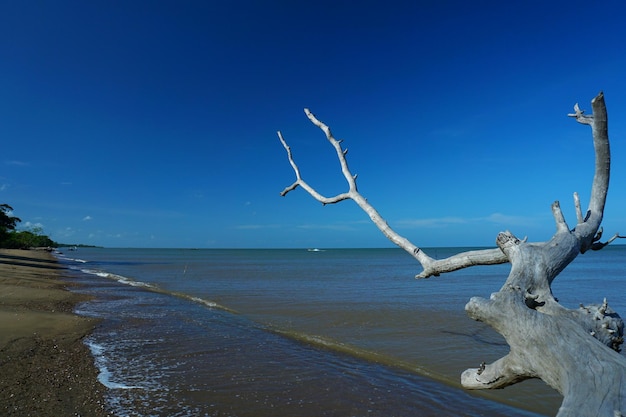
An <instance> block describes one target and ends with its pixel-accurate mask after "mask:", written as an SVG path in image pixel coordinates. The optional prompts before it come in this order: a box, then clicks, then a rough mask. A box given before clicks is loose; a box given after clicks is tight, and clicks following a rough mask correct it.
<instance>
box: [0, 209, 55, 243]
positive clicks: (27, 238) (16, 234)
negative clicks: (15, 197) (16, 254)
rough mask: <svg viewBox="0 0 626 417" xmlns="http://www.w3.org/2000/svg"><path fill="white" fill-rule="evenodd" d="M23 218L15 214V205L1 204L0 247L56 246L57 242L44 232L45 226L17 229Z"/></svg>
mask: <svg viewBox="0 0 626 417" xmlns="http://www.w3.org/2000/svg"><path fill="white" fill-rule="evenodd" d="M21 221H22V220H21V219H20V218H19V217H15V216H13V207H11V206H9V205H8V204H0V248H8V249H29V248H38V247H54V246H56V243H55V242H54V241H53V240H52V239H50V238H49V237H48V236H46V235H44V234H43V228H41V227H31V228H30V230H22V231H17V230H15V229H16V227H17V224H18V223H20V222H21Z"/></svg>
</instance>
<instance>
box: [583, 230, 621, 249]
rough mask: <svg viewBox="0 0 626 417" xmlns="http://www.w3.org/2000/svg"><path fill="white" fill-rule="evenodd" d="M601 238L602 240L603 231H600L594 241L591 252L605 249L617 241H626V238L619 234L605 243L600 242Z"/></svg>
mask: <svg viewBox="0 0 626 417" xmlns="http://www.w3.org/2000/svg"><path fill="white" fill-rule="evenodd" d="M600 238H602V229H600V231H599V232H598V235H596V237H595V239H594V242H593V244H592V245H591V250H600V249H602V248H604V247H605V246H606V245H608V244H610V243H611V242H613V241H614V240H615V239H626V236H620V234H619V233H615V234H614V235H613V236H612V237H611V238H610V239H609V240H607V241H606V242H604V243H602V242H598V241H599V240H600Z"/></svg>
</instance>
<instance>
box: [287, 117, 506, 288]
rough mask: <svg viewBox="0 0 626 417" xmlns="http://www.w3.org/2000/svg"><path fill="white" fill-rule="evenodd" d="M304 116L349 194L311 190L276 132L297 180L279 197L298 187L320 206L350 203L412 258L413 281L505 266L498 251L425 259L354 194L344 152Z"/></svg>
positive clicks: (353, 178)
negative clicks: (328, 149)
mask: <svg viewBox="0 0 626 417" xmlns="http://www.w3.org/2000/svg"><path fill="white" fill-rule="evenodd" d="M304 113H305V114H306V116H307V117H308V118H309V120H310V121H311V122H312V123H313V124H314V125H315V126H317V127H319V128H320V129H321V130H322V131H323V132H324V134H325V135H326V139H328V141H329V142H330V144H331V145H332V146H333V148H334V149H335V152H336V153H337V158H338V159H339V162H340V164H341V172H342V173H343V176H344V178H345V179H346V181H347V182H348V191H347V192H345V193H341V194H338V195H336V196H334V197H326V196H324V195H322V194H320V193H319V192H317V190H315V189H314V188H313V187H311V186H310V185H309V184H308V183H307V182H306V181H304V180H303V179H302V175H301V174H300V169H299V168H298V165H297V164H296V162H295V160H294V159H293V154H292V152H291V148H290V147H289V145H288V144H287V142H286V141H285V139H284V138H283V135H282V133H281V132H280V131H279V132H278V138H279V139H280V142H281V143H282V145H283V147H284V148H285V150H286V151H287V157H288V158H289V163H290V164H291V167H292V168H293V170H294V173H295V174H296V180H295V181H294V182H293V184H291V185H289V186H287V187H285V189H284V190H283V191H282V192H281V193H280V195H282V196H285V195H287V194H288V193H289V192H290V191H293V190H295V189H296V188H298V187H302V188H304V190H305V191H307V192H308V193H309V194H310V195H311V196H312V197H313V198H315V199H316V200H317V201H319V202H321V203H322V204H334V203H338V202H340V201H343V200H347V199H350V200H353V201H354V202H355V203H356V204H357V205H358V206H359V207H360V208H361V209H362V210H363V211H364V212H365V213H367V215H368V216H369V218H370V219H371V220H372V222H373V223H374V224H375V225H376V226H377V227H378V229H379V230H380V231H381V232H382V233H383V234H384V235H385V236H386V237H387V238H388V239H389V240H390V241H392V242H393V243H394V244H396V245H397V246H398V247H400V248H402V249H404V250H405V251H406V252H408V253H409V254H410V255H411V256H413V257H414V258H415V259H416V260H417V261H418V262H419V263H420V264H421V265H422V268H423V269H424V270H423V271H422V272H421V273H420V274H419V275H417V276H416V278H428V277H431V276H438V275H440V274H442V273H445V272H451V271H456V270H458V269H462V268H467V267H469V266H474V265H494V264H501V263H506V262H508V259H507V257H506V256H505V255H504V254H503V253H502V251H500V250H499V249H497V248H494V249H486V250H475V251H468V252H463V253H460V254H457V255H454V256H451V257H449V258H446V259H439V260H437V259H433V258H431V257H430V256H428V255H427V254H426V253H425V252H424V251H423V250H422V249H421V248H419V247H418V246H416V245H414V244H413V243H411V242H410V241H409V240H408V239H407V238H405V237H404V236H401V235H400V234H398V233H397V232H396V231H395V230H393V229H392V228H391V227H390V226H389V224H388V223H387V221H386V220H385V219H384V218H383V217H382V216H381V215H380V213H378V211H377V210H376V209H375V208H374V206H372V205H371V204H370V203H369V202H368V201H367V199H366V198H365V197H363V196H362V195H361V194H360V193H359V192H358V190H357V185H356V178H357V176H356V175H353V174H352V172H351V171H350V168H349V167H348V161H347V158H346V154H347V150H345V149H343V148H342V146H341V141H339V140H337V139H335V137H334V136H333V134H332V132H331V130H330V128H329V127H328V126H327V125H326V124H324V123H323V122H321V121H320V120H318V119H317V118H316V117H315V116H314V115H313V113H311V112H310V111H309V109H304Z"/></svg>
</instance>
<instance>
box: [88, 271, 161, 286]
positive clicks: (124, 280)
mask: <svg viewBox="0 0 626 417" xmlns="http://www.w3.org/2000/svg"><path fill="white" fill-rule="evenodd" d="M81 272H83V273H85V274H89V275H96V276H98V277H102V278H108V279H112V280H114V281H117V282H119V283H120V284H125V285H130V286H132V287H142V288H148V289H152V290H157V289H158V287H156V286H154V285H152V284H148V283H147V282H143V281H135V280H134V279H132V278H129V277H125V276H123V275H117V274H113V273H111V272H106V271H99V270H94V269H81Z"/></svg>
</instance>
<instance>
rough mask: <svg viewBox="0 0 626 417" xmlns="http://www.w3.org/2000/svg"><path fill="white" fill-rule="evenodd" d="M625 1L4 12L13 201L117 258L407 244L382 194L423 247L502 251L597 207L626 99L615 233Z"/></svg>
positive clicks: (175, 5) (625, 213)
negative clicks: (345, 166) (599, 158)
mask: <svg viewBox="0 0 626 417" xmlns="http://www.w3.org/2000/svg"><path fill="white" fill-rule="evenodd" d="M625 12H626V3H624V2H623V1H611V0H608V1H603V2H598V3H593V2H580V1H567V2H565V1H552V2H546V1H536V2H534V1H519V2H503V1H477V2H468V1H434V2H423V1H406V2H396V1H386V2H372V1H361V2H348V1H341V0H334V1H323V0H322V1H318V2H304V1H274V2H272V1H222V2H214V1H184V2H181V1H169V2H168V1H165V2H164V1H107V2H85V1H64V0H59V1H48V2H35V1H1V2H0V60H1V62H0V63H1V65H0V91H1V94H2V100H0V138H1V143H2V153H1V154H0V203H7V204H10V205H11V206H13V208H14V209H15V211H14V214H15V215H16V216H18V217H20V218H21V219H22V220H23V223H22V226H23V227H30V226H33V225H38V226H41V227H43V228H44V231H45V232H46V233H47V234H49V235H51V237H52V238H53V239H54V240H56V241H60V242H66V243H85V244H93V245H100V246H107V247H198V248H205V247H207V248H220V247H222V248H255V247H263V248H264V247H276V248H287V247H387V246H390V245H391V244H390V243H389V242H387V240H386V239H385V238H384V237H383V236H382V234H380V232H379V231H378V230H377V229H376V228H375V226H374V225H373V224H371V223H370V222H369V220H368V218H367V217H366V215H365V214H364V213H362V212H361V211H360V209H358V207H357V206H356V205H355V204H354V203H352V202H351V201H347V202H344V203H341V204H339V205H333V206H325V207H324V206H322V205H321V204H319V203H317V202H316V201H314V200H313V199H312V198H311V197H310V196H308V195H307V194H306V193H305V192H304V191H303V190H297V191H296V192H293V193H291V194H289V195H288V196H287V197H280V195H279V192H280V191H281V190H282V189H283V188H284V187H285V186H287V185H289V184H291V182H292V181H293V178H294V174H293V172H292V170H291V167H290V165H289V163H288V160H287V157H286V154H285V152H284V149H283V148H282V146H281V144H280V142H279V141H278V138H277V136H276V131H277V130H281V131H282V133H283V135H284V137H285V139H286V140H287V141H288V143H289V144H290V145H291V147H292V150H293V152H294V157H295V159H296V161H297V162H298V163H299V164H300V167H301V170H302V173H303V176H304V178H305V180H307V181H308V182H309V183H310V184H311V185H313V186H314V187H316V188H317V189H318V190H319V191H320V192H321V193H323V194H326V195H333V194H336V193H339V192H342V191H345V190H346V184H345V181H344V179H343V177H342V176H341V172H340V170H339V165H338V163H337V161H336V158H335V156H334V151H333V149H332V148H331V147H330V146H329V145H328V142H327V141H326V139H325V137H324V136H323V134H322V132H321V131H320V130H319V129H317V128H316V127H315V126H313V125H312V124H311V123H310V122H309V121H308V119H307V118H306V116H305V115H304V113H303V111H302V109H303V108H304V107H308V108H310V109H311V111H312V112H313V113H314V114H315V115H316V116H317V117H318V118H319V119H320V120H322V121H324V122H326V123H327V124H328V125H330V126H331V128H332V129H333V132H334V134H335V136H336V137H337V138H342V139H344V140H345V142H344V145H345V146H346V147H347V148H349V150H350V152H349V154H348V155H349V163H350V166H351V168H352V170H353V172H354V173H356V174H358V175H359V177H358V185H359V190H360V191H361V193H362V194H363V195H364V196H365V197H367V198H368V199H369V201H370V202H371V203H372V204H373V205H374V206H375V207H376V208H377V209H378V210H379V211H380V212H381V214H382V215H383V216H384V217H385V218H386V219H387V221H388V222H389V224H390V225H391V226H392V227H394V228H395V229H396V230H397V231H398V232H399V233H401V234H403V235H404V236H406V237H407V238H409V239H410V240H411V241H412V242H413V243H415V244H417V245H420V246H466V245H477V246H493V242H494V241H495V237H496V234H497V233H498V232H499V231H501V230H507V229H509V230H511V231H512V232H513V233H515V234H516V235H518V236H519V237H524V236H528V238H529V239H530V240H531V241H540V240H546V239H548V238H549V237H550V236H551V234H552V233H553V231H554V222H553V219H552V216H551V212H550V204H551V203H552V201H554V200H560V201H561V205H562V207H563V208H564V211H565V214H566V216H567V217H566V218H567V220H568V221H569V222H570V226H573V225H574V222H575V216H574V212H573V203H572V197H571V196H572V193H573V192H574V191H578V192H579V193H580V195H581V197H582V201H583V206H584V207H586V204H587V199H588V195H589V188H590V183H591V178H592V172H593V154H592V143H591V132H590V129H589V127H588V126H582V125H579V124H577V123H576V122H575V121H574V120H573V119H570V118H568V117H567V113H569V112H571V110H572V106H573V105H574V103H576V102H579V103H580V104H581V107H582V108H584V109H587V110H590V105H589V102H590V100H591V99H592V98H593V97H594V96H595V95H596V94H597V93H598V92H599V91H600V90H602V91H604V92H605V96H606V102H607V106H608V111H609V129H610V137H611V139H612V157H613V171H612V183H611V188H610V191H609V198H608V206H607V209H606V212H605V221H604V228H605V233H607V234H613V233H615V232H617V231H621V232H622V233H626V182H624V179H625V178H626V175H625V174H626V172H625V171H626V142H625V139H626V138H625V133H626V117H625V116H626V77H625V76H624V74H626V54H625V53H624V40H625V39H626V25H624V16H626V13H625Z"/></svg>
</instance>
